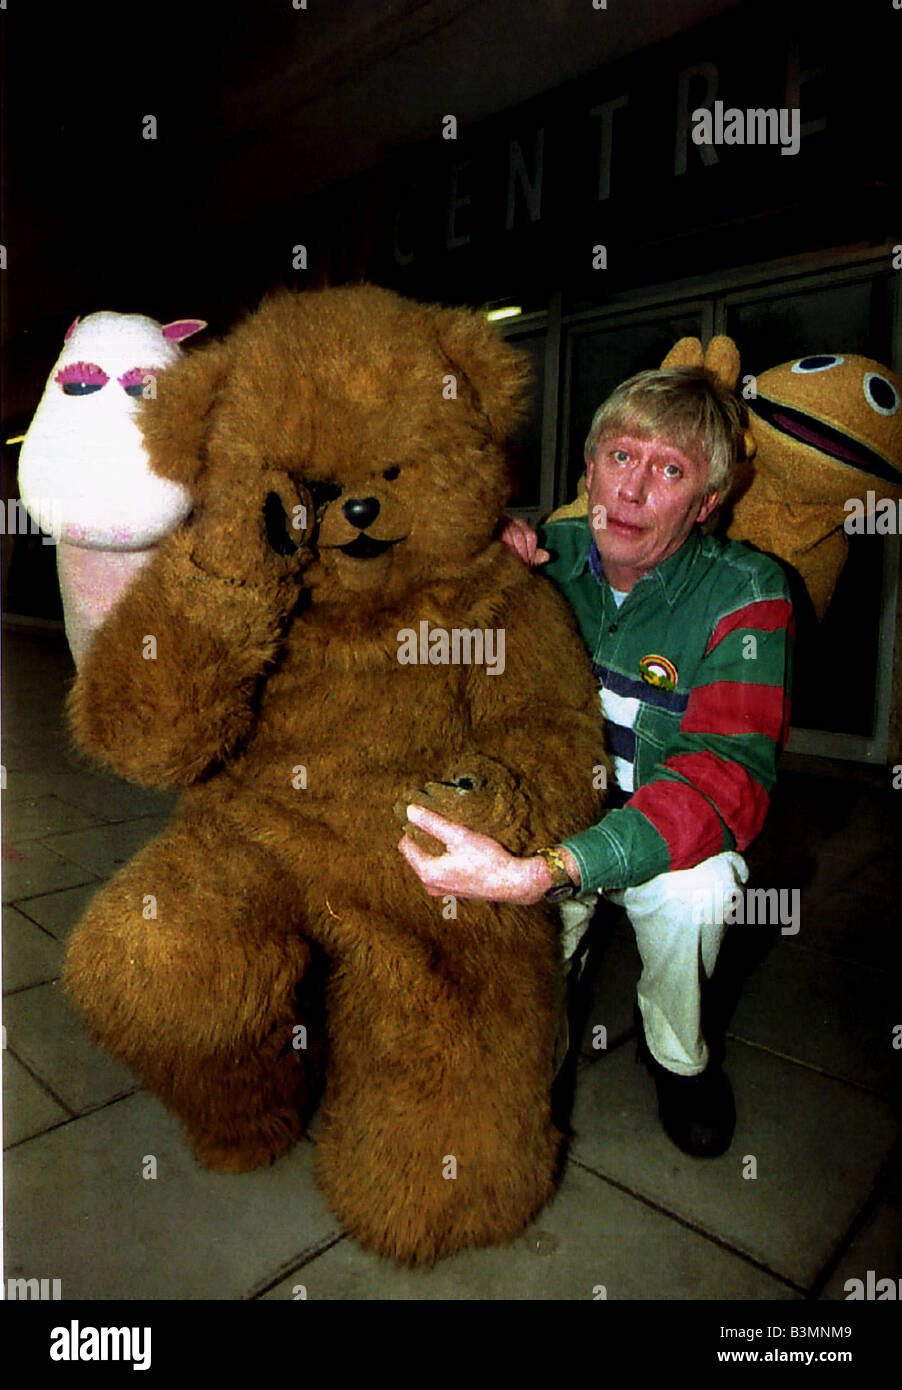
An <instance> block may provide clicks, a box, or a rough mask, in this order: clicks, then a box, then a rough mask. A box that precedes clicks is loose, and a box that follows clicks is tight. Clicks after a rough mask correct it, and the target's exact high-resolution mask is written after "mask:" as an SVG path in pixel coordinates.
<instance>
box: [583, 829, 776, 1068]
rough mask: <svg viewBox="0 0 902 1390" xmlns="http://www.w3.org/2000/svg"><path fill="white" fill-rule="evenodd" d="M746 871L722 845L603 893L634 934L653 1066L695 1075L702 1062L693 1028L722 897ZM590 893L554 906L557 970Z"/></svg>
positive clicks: (720, 927) (586, 914)
mask: <svg viewBox="0 0 902 1390" xmlns="http://www.w3.org/2000/svg"><path fill="white" fill-rule="evenodd" d="M748 876H749V871H748V866H747V864H746V862H745V860H744V859H743V858H742V855H741V854H737V853H736V852H735V851H733V850H728V851H726V852H725V853H724V854H716V855H714V857H713V858H711V859H705V860H704V861H703V862H702V863H701V864H697V865H696V866H695V868H694V869H681V870H679V871H677V872H676V873H666V874H658V876H657V878H652V879H649V880H648V882H647V883H641V884H639V885H638V887H636V888H624V889H623V890H621V891H620V892H610V893H606V894H605V897H606V898H608V899H609V900H610V901H611V902H613V903H616V904H617V906H618V907H623V908H624V909H625V910H626V915H627V917H628V918H629V920H630V923H631V925H632V928H633V931H634V932H635V933H636V944H637V945H638V947H639V955H640V957H641V959H642V975H641V977H640V979H639V986H638V991H637V993H638V997H639V1008H640V1010H641V1013H642V1019H643V1022H644V1024H645V1037H646V1039H647V1042H648V1046H649V1050H650V1052H651V1054H652V1056H653V1057H654V1058H655V1059H656V1060H657V1061H658V1062H660V1063H661V1066H663V1067H666V1068H667V1069H668V1071H673V1072H676V1073H677V1074H678V1075H680V1076H696V1075H698V1073H699V1072H702V1071H704V1069H705V1067H706V1066H707V1064H708V1047H707V1044H706V1042H705V1040H704V1037H703V1036H702V1030H701V989H702V983H703V980H704V979H706V978H707V977H709V976H710V975H711V973H712V971H713V970H714V966H715V963H716V961H717V954H718V952H719V950H720V946H721V942H722V941H723V938H724V933H725V932H726V930H727V928H726V926H725V925H724V924H723V916H724V913H723V902H724V899H725V896H726V894H728V893H730V892H732V891H733V890H734V889H736V888H738V887H740V886H741V885H742V884H744V883H745V882H746V880H747V878H748ZM597 898H598V895H597V894H596V893H585V894H582V895H581V896H580V897H578V898H572V899H571V900H570V901H569V902H565V903H562V904H561V908H560V912H561V920H562V926H563V931H562V943H563V956H564V962H565V969H566V967H567V966H568V965H569V961H570V958H571V957H572V955H573V953H574V951H575V950H576V948H577V946H578V945H579V942H580V939H581V938H582V936H583V934H584V932H585V930H586V928H587V927H588V924H589V921H590V919H591V917H592V913H593V912H594V910H595V905H596V902H597ZM718 919H719V920H718Z"/></svg>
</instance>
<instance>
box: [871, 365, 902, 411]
mask: <svg viewBox="0 0 902 1390" xmlns="http://www.w3.org/2000/svg"><path fill="white" fill-rule="evenodd" d="M864 398H865V400H866V401H867V403H868V405H869V406H870V407H871V409H872V410H876V412H877V414H878V415H895V413H896V411H897V410H898V409H899V392H898V391H897V390H896V388H895V386H894V385H893V383H892V382H891V381H887V379H886V377H885V376H878V375H877V373H876V372H865V374H864Z"/></svg>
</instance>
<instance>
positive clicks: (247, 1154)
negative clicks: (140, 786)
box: [64, 816, 324, 1172]
mask: <svg viewBox="0 0 902 1390" xmlns="http://www.w3.org/2000/svg"><path fill="white" fill-rule="evenodd" d="M290 889H291V885H290V882H289V881H288V880H286V879H285V877H284V875H277V874H276V872H275V871H274V869H273V868H272V866H271V862H270V861H269V859H268V857H267V856H266V855H265V854H264V853H263V852H262V851H261V850H260V849H258V848H257V847H256V846H254V845H251V844H249V843H247V842H245V841H243V840H241V839H239V838H238V837H237V836H236V837H230V836H229V834H228V832H227V831H226V830H225V829H224V828H223V827H213V826H212V825H210V824H209V822H202V821H200V820H199V819H198V820H197V821H195V822H192V820H191V818H190V816H184V817H182V818H181V819H179V820H177V821H176V822H175V823H174V824H173V825H172V826H170V827H169V828H168V829H167V830H166V831H164V832H163V834H162V835H160V836H159V837H158V838H157V839H156V840H154V841H152V842H151V843H150V844H149V845H147V846H146V847H145V848H144V849H143V850H142V851H141V852H140V853H139V854H138V855H136V857H135V858H134V859H133V860H132V861H131V863H129V864H127V865H126V866H125V868H124V869H122V870H121V871H120V872H119V873H118V874H117V875H116V876H115V877H114V878H113V879H111V880H110V882H109V883H107V884H105V885H104V887H103V888H102V889H101V890H100V891H99V892H98V893H97V894H96V896H95V897H94V899H93V900H92V902H91V904H90V906H89V908H88V910H87V912H86V913H85V916H84V917H83V918H82V920H81V922H80V923H79V924H78V926H77V927H76V928H75V930H74V932H73V935H72V938H71V940H70V944H69V948H68V952H67V958H66V964H65V971H64V983H65V986H66V989H67V990H68V992H69V994H70V996H71V998H72V999H73V1001H74V1002H75V1004H76V1005H77V1007H78V1008H79V1009H80V1010H81V1011H82V1012H83V1013H84V1015H85V1017H86V1019H87V1022H88V1025H89V1027H90V1029H91V1032H92V1033H93V1035H94V1037H95V1039H96V1040H97V1041H98V1042H99V1043H100V1044H101V1045H102V1046H103V1047H104V1048H106V1050H107V1051H108V1052H110V1053H111V1054H112V1055H113V1056H114V1057H116V1058H117V1059H118V1060H120V1061H122V1062H124V1063H125V1064H126V1065H127V1066H129V1067H131V1068H132V1069H133V1071H135V1073H136V1074H137V1076H138V1077H139V1078H140V1080H141V1081H142V1083H143V1084H144V1085H145V1086H146V1087H147V1088H148V1090H150V1091H152V1092H153V1093H154V1094H155V1095H156V1096H158V1097H159V1099H160V1100H162V1101H163V1103H164V1104H165V1105H167V1106H168V1107H169V1108H170V1109H172V1110H173V1111H175V1113H176V1114H177V1115H178V1116H179V1117H180V1118H181V1119H182V1121H183V1123H184V1125H185V1129H186V1132H187V1136H188V1138H189V1140H190V1142H191V1144H192V1145H193V1147H194V1149H195V1151H196V1153H197V1156H198V1158H199V1159H200V1160H201V1162H202V1163H204V1164H205V1165H207V1166H208V1167H211V1168H217V1169H220V1170H222V1171H228V1172H239V1171H243V1170H245V1169H247V1168H252V1167H255V1166H256V1165H257V1164H259V1163H264V1162H268V1161H271V1160H272V1159H273V1158H274V1157H275V1156H276V1155H277V1154H279V1153H281V1152H283V1151H284V1150H285V1149H286V1148H288V1147H289V1145H290V1144H291V1143H292V1141H293V1140H294V1139H295V1138H296V1137H297V1136H298V1135H299V1134H300V1133H301V1132H302V1130H303V1125H304V1123H305V1120H306V1119H307V1118H308V1116H309V1113H310V1111H311V1109H312V1106H313V1104H314V1103H315V1101H316V1099H317V1095H318V1089H319V1079H320V1076H321V1069H322V1061H323V1057H324V1029H323V1024H322V993H323V989H324V968H323V964H322V958H321V957H320V955H319V953H318V952H316V951H315V950H314V948H313V947H312V946H311V945H310V944H309V942H307V941H306V940H305V939H304V938H303V937H302V936H301V935H300V930H299V924H298V912H297V902H296V897H295V900H294V902H292V894H291V891H290Z"/></svg>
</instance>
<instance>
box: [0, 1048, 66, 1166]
mask: <svg viewBox="0 0 902 1390" xmlns="http://www.w3.org/2000/svg"><path fill="white" fill-rule="evenodd" d="M69 1118H70V1116H69V1112H68V1111H67V1110H65V1109H64V1108H63V1106H62V1105H60V1103H59V1101H57V1100H54V1098H53V1096H51V1095H48V1093H47V1091H45V1089H44V1087H43V1086H41V1085H40V1083H39V1082H37V1081H36V1080H35V1079H34V1077H33V1076H32V1075H31V1074H30V1073H29V1072H28V1071H27V1070H26V1069H25V1067H23V1065H22V1063H21V1062H20V1061H19V1060H18V1058H16V1057H14V1056H13V1055H12V1053H11V1052H9V1051H8V1050H7V1051H4V1053H3V1147H4V1148H5V1149H8V1148H9V1147H10V1145H12V1144H19V1143H21V1141H22V1140H23V1139H30V1138H31V1137H32V1135H35V1134H42V1133H43V1132H44V1130H47V1129H50V1128H52V1126H54V1125H58V1124H61V1123H62V1122H63V1121H64V1120H68V1119H69Z"/></svg>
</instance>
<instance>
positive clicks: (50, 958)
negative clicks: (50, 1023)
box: [3, 906, 62, 994]
mask: <svg viewBox="0 0 902 1390" xmlns="http://www.w3.org/2000/svg"><path fill="white" fill-rule="evenodd" d="M61 967H62V948H61V946H60V943H59V942H58V941H57V940H56V938H55V937H53V936H50V935H49V934H48V933H47V932H46V931H42V930H41V928H40V927H38V926H35V924H34V922H30V921H29V920H28V918H27V917H24V916H23V915H22V913H21V912H17V911H16V909H15V908H14V907H6V906H5V907H4V908H3V993H4V994H9V993H11V992H12V991H13V990H19V989H26V988H28V987H29V986H31V985H38V984H43V983H45V982H46V981H48V980H55V979H56V978H57V977H58V976H59V973H60V969H61Z"/></svg>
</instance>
